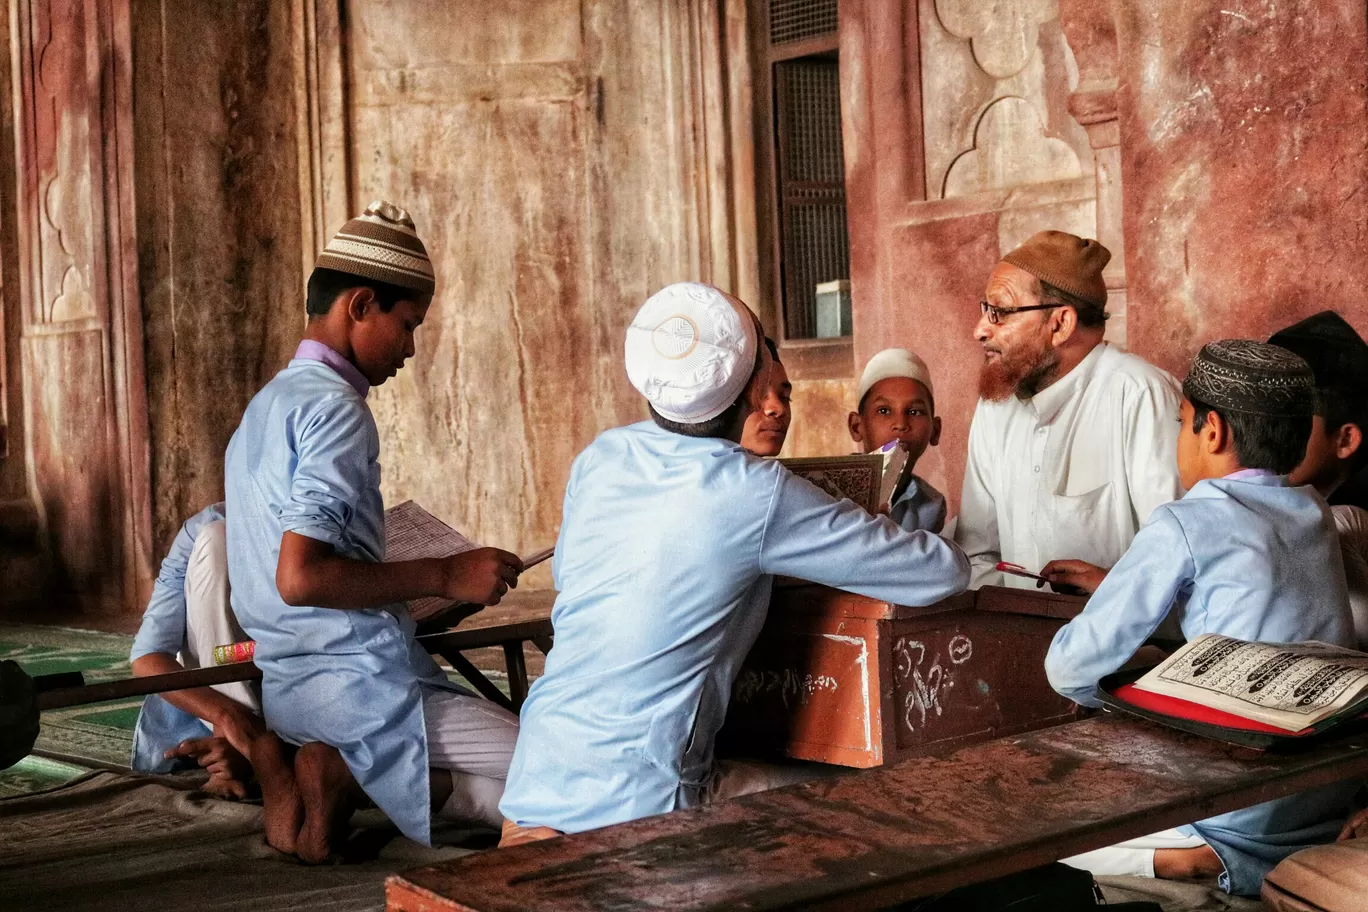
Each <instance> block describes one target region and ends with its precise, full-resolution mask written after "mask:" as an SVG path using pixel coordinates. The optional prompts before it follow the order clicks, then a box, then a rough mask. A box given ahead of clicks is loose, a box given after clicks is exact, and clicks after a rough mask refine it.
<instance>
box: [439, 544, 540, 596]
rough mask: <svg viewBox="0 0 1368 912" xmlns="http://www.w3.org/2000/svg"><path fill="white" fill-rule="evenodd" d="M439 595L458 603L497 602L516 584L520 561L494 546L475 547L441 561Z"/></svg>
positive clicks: (520, 566) (519, 571)
mask: <svg viewBox="0 0 1368 912" xmlns="http://www.w3.org/2000/svg"><path fill="white" fill-rule="evenodd" d="M443 564H444V566H443V573H442V579H443V583H442V595H443V596H445V597H446V598H449V599H455V600H457V601H458V602H474V603H475V604H477V605H497V604H499V599H501V598H503V597H504V593H506V592H508V590H509V589H513V588H516V587H517V585H518V574H519V573H522V568H523V566H522V560H521V559H520V558H519V557H518V555H516V554H510V553H508V552H507V551H500V550H499V549H498V548H477V549H475V550H474V551H466V552H463V553H461V554H453V555H451V557H448V558H445V559H444V560H443Z"/></svg>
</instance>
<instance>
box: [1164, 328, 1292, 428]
mask: <svg viewBox="0 0 1368 912" xmlns="http://www.w3.org/2000/svg"><path fill="white" fill-rule="evenodd" d="M1183 395H1184V396H1187V397H1188V399H1190V400H1192V401H1194V402H1200V403H1202V404H1203V405H1209V406H1211V407H1212V408H1215V409H1217V410H1218V411H1225V410H1227V409H1228V410H1230V411H1232V412H1245V413H1247V414H1250V415H1265V416H1267V417H1269V418H1304V417H1305V418H1309V417H1310V416H1311V413H1312V411H1313V409H1314V405H1315V380H1314V378H1313V377H1312V374H1311V366H1310V365H1308V364H1307V363H1306V362H1305V361H1303V360H1302V359H1301V358H1300V357H1299V356H1297V355H1294V354H1292V352H1290V351H1288V350H1287V349H1285V348H1280V347H1278V346H1277V345H1269V344H1268V343H1267V342H1255V341H1253V340H1252V339H1223V340H1221V341H1220V342H1208V343H1207V344H1206V345H1203V346H1202V350H1201V351H1200V352H1199V353H1198V354H1197V359H1196V360H1195V361H1193V362H1192V369H1191V370H1190V371H1188V375H1187V379H1186V380H1184V381H1183Z"/></svg>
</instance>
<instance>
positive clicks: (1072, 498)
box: [1052, 482, 1130, 568]
mask: <svg viewBox="0 0 1368 912" xmlns="http://www.w3.org/2000/svg"><path fill="white" fill-rule="evenodd" d="M1114 487H1115V485H1113V484H1112V483H1111V482H1104V483H1103V484H1100V485H1097V486H1096V487H1094V488H1092V489H1091V490H1088V491H1084V492H1083V493H1080V494H1056V495H1055V496H1054V498H1053V501H1054V503H1053V507H1054V509H1053V513H1054V528H1053V529H1052V532H1053V535H1054V539H1055V542H1054V549H1053V559H1054V560H1068V559H1074V560H1083V561H1087V562H1088V563H1090V564H1097V565H1098V566H1101V567H1108V568H1109V567H1111V566H1112V565H1113V564H1115V563H1116V561H1117V560H1118V559H1119V558H1120V557H1121V555H1122V553H1124V552H1125V550H1126V548H1127V547H1128V546H1129V544H1130V541H1129V537H1127V539H1126V540H1124V541H1123V540H1122V535H1121V530H1120V529H1119V528H1118V524H1117V522H1116V519H1115V516H1114V514H1115V512H1116V507H1115V504H1114V502H1113V501H1114V490H1113V489H1114Z"/></svg>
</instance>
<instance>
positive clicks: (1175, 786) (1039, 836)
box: [386, 716, 1368, 912]
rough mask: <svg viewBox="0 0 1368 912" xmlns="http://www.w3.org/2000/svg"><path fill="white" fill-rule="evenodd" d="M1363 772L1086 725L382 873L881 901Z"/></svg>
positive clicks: (571, 892)
mask: <svg viewBox="0 0 1368 912" xmlns="http://www.w3.org/2000/svg"><path fill="white" fill-rule="evenodd" d="M1365 774H1368V736H1364V735H1352V736H1346V737H1343V738H1340V739H1337V740H1335V741H1332V742H1327V743H1325V744H1322V745H1319V746H1315V747H1312V748H1311V749H1309V750H1303V751H1300V752H1298V753H1296V754H1291V755H1279V754H1274V753H1260V752H1257V751H1251V750H1248V749H1244V748H1237V747H1232V746H1230V745H1225V744H1220V743H1218V742H1215V741H1210V740H1206V739H1203V738H1198V737H1195V736H1190V735H1185V734H1182V733H1180V732H1176V731H1171V730H1168V729H1165V728H1162V727H1160V726H1157V725H1151V724H1149V723H1145V722H1141V721H1139V720H1133V719H1124V718H1115V717H1111V716H1105V717H1099V718H1094V719H1088V720H1085V721H1081V722H1075V723H1072V724H1070V725H1063V726H1058V727H1055V728H1051V729H1047V730H1044V731H1039V732H1034V733H1032V734H1028V735H1023V736H1019V737H1014V738H1003V739H999V740H996V741H991V742H987V743H984V744H978V745H974V746H972V747H967V748H963V749H961V750H959V751H956V752H954V753H952V754H949V755H944V756H930V757H920V758H915V759H912V760H908V761H905V762H903V763H900V764H898V765H896V766H893V767H888V768H884V769H880V770H870V771H866V772H861V773H856V774H852V775H848V776H844V777H841V778H838V779H829V780H822V781H818V782H812V783H808V784H805V785H799V786H794V787H791V788H785V789H778V790H775V791H772V792H766V793H762V794H757V795H750V796H746V797H743V798H738V799H736V800H734V801H729V802H725V803H722V804H719V805H716V806H713V807H707V808H700V809H697V810H690V811H681V812H678V813H674V814H666V815H663V816H659V817H652V818H647V819H645V820H639V821H635V822H632V823H628V824H622V825H619V826H614V827H607V828H604V829H600V830H594V831H591V832H587V833H581V834H578V835H574V836H568V837H564V838H560V839H552V840H547V841H545V842H539V843H531V844H527V845H522V846H517V847H514V848H511V849H502V850H497V851H493V852H486V853H483V854H479V855H472V856H467V857H465V858H461V859H456V860H454V861H451V862H446V863H443V864H438V865H432V866H429V867H425V868H419V869H417V870H414V871H409V872H407V873H405V874H403V875H400V876H396V877H392V878H390V881H389V883H388V885H387V889H386V893H387V899H388V906H387V909H388V910H389V912H416V910H423V912H438V910H442V912H446V910H461V909H464V910H476V912H512V910H540V909H548V910H550V909H554V910H557V912H582V910H583V912H587V910H598V912H602V910H613V912H619V910H623V912H625V910H633V909H648V908H649V909H672V910H693V912H699V910H721V909H738V908H744V909H749V910H772V909H796V908H804V909H850V908H855V907H860V908H878V907H879V906H881V905H887V904H891V903H894V902H898V901H902V900H906V899H911V898H914V897H917V896H922V895H925V894H927V893H932V892H937V891H941V890H946V889H951V888H954V887H958V886H964V885H966V884H970V883H975V882H978V881H981V880H984V879H988V878H991V877H998V876H1001V875H1004V874H1009V873H1012V872H1014V871H1020V870H1025V869H1026V868H1030V867H1034V866H1036V865H1040V864H1044V863H1046V862H1049V861H1053V860H1057V859H1059V858H1064V857H1067V856H1070V855H1074V854H1077V853H1079V852H1084V851H1088V850H1091V849H1096V848H1100V847H1102V846H1106V845H1110V844H1112V843H1114V842H1116V841H1118V840H1121V839H1128V838H1132V837H1136V836H1140V835H1143V834H1145V833H1149V832H1153V831H1155V830H1159V829H1163V828H1165V827H1171V826H1177V825H1179V824H1183V823H1188V822H1191V821H1193V820H1198V819H1202V818H1205V817H1210V816H1212V815H1214V814H1219V813H1224V812H1227V811H1231V810H1235V809H1237V808H1241V807H1248V806H1250V805H1253V804H1258V803H1260V802H1263V801H1268V800H1271V799H1273V798H1279V797H1282V796H1285V795H1289V794H1292V793H1294V792H1298V791H1301V790H1304V789H1308V788H1314V787H1317V786H1321V785H1325V784H1328V783H1331V782H1335V781H1338V780H1342V779H1347V778H1354V777H1359V776H1363V775H1365Z"/></svg>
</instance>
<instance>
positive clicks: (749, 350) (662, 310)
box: [625, 282, 760, 424]
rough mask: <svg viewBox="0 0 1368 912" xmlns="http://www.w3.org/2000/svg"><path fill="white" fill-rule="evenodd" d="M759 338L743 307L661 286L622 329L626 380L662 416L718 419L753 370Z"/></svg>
mask: <svg viewBox="0 0 1368 912" xmlns="http://www.w3.org/2000/svg"><path fill="white" fill-rule="evenodd" d="M759 345H760V339H759V334H758V333H757V331H756V327H755V318H754V317H752V316H751V312H750V311H749V310H748V309H747V308H746V306H745V305H744V304H741V303H740V302H739V301H735V300H734V299H732V298H729V297H728V296H726V295H724V294H723V293H722V292H720V291H718V290H717V289H716V288H713V287H712V286H711V285H702V284H699V283H697V282H678V283H676V284H674V285H667V286H665V287H664V288H662V289H660V291H657V292H656V293H655V294H653V295H651V296H650V297H649V298H647V299H646V303H645V304H643V305H641V309H640V310H638V311H637V314H636V316H635V317H633V318H632V325H631V326H629V327H627V344H626V352H625V353H626V362H627V378H628V379H629V380H631V381H632V386H634V387H636V389H637V392H639V393H641V395H643V396H645V397H646V401H647V402H649V403H651V407H652V408H654V409H655V410H656V411H657V412H658V413H660V415H661V417H663V418H667V419H669V420H670V421H677V422H679V423H680V424H701V423H702V422H704V421H709V420H711V419H713V418H716V417H717V416H718V415H720V414H722V413H723V412H725V411H726V410H727V408H728V407H729V406H730V405H731V404H732V403H733V402H735V401H736V398H737V397H738V396H740V395H741V391H742V390H744V389H745V388H746V384H747V383H748V382H750V378H751V374H752V373H754V371H755V356H756V352H757V351H758V350H759Z"/></svg>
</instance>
